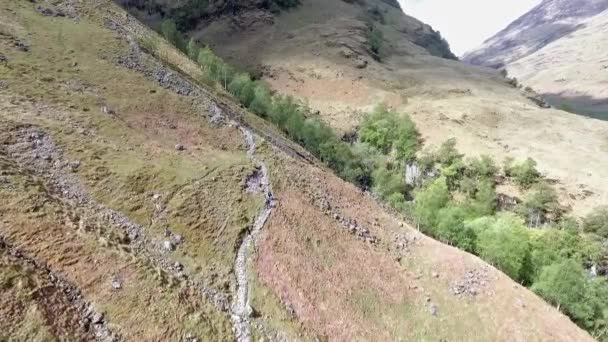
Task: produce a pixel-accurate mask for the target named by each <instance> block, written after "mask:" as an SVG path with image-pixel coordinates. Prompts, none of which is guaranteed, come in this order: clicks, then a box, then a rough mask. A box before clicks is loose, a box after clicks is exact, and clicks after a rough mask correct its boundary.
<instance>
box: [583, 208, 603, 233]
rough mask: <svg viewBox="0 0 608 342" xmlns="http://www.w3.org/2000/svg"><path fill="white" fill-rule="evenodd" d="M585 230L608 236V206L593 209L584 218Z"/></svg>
mask: <svg viewBox="0 0 608 342" xmlns="http://www.w3.org/2000/svg"><path fill="white" fill-rule="evenodd" d="M583 230H584V231H585V232H588V233H594V234H597V235H599V236H601V237H603V238H608V207H600V208H596V209H595V210H593V211H592V212H591V213H590V214H588V215H587V216H586V217H585V219H584V220H583Z"/></svg>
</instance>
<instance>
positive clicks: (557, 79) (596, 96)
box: [506, 11, 608, 120]
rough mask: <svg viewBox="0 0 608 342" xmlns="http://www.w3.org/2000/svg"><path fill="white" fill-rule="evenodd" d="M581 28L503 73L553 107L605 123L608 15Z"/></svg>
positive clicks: (607, 96)
mask: <svg viewBox="0 0 608 342" xmlns="http://www.w3.org/2000/svg"><path fill="white" fill-rule="evenodd" d="M583 25H584V27H582V28H580V29H578V30H576V31H575V32H572V33H570V34H568V35H565V36H563V37H562V38H560V39H559V40H556V41H554V42H552V43H550V44H548V45H547V46H545V47H543V48H542V49H540V50H538V51H537V52H535V53H533V54H531V55H529V56H527V57H525V58H522V59H519V60H517V61H515V62H513V63H510V64H508V65H507V67H506V69H507V71H508V73H509V75H512V76H514V77H517V79H518V80H520V82H521V83H523V84H524V85H526V86H530V87H532V88H534V89H535V90H536V91H538V92H539V93H541V94H542V95H543V96H544V97H545V98H546V99H547V101H549V102H550V103H551V104H553V105H554V106H555V107H558V108H562V109H564V110H568V111H572V112H575V113H580V114H584V115H587V116H591V117H596V118H598V119H602V120H608V81H607V80H608V41H607V40H606V37H608V11H604V12H602V13H601V14H599V15H597V16H595V17H593V18H591V19H589V20H587V21H585V22H584V23H583Z"/></svg>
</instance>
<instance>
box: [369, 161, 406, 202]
mask: <svg viewBox="0 0 608 342" xmlns="http://www.w3.org/2000/svg"><path fill="white" fill-rule="evenodd" d="M372 180H373V184H374V191H376V192H377V193H378V194H380V196H382V197H383V198H388V197H391V196H393V199H395V198H396V197H395V194H399V195H401V196H403V194H404V193H405V180H404V179H403V174H402V173H401V172H400V169H399V167H397V168H387V167H386V165H383V166H381V167H378V168H377V169H376V170H374V171H373V172H372Z"/></svg>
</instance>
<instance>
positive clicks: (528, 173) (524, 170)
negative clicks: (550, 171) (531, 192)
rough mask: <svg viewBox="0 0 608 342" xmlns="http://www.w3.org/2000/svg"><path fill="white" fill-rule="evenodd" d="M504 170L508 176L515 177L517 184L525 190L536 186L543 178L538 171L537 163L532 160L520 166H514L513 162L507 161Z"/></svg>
mask: <svg viewBox="0 0 608 342" xmlns="http://www.w3.org/2000/svg"><path fill="white" fill-rule="evenodd" d="M504 169H505V174H506V175H507V176H509V177H513V179H514V180H515V182H516V183H517V184H519V186H521V187H522V188H525V189H528V188H530V187H531V186H532V185H534V184H536V183H537V182H538V180H539V179H540V176H541V175H540V172H538V170H537V169H536V161H535V160H534V159H532V158H528V159H526V160H525V161H524V162H522V163H519V164H513V160H512V159H510V158H509V159H506V160H505V168H504Z"/></svg>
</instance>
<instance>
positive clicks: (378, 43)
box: [367, 25, 384, 59]
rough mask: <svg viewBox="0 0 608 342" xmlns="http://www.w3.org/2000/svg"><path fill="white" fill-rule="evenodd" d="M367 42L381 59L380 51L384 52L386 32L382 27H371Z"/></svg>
mask: <svg viewBox="0 0 608 342" xmlns="http://www.w3.org/2000/svg"><path fill="white" fill-rule="evenodd" d="M367 44H368V45H369V49H370V50H371V51H372V53H373V54H374V55H375V57H376V58H378V59H379V58H380V53H381V52H382V45H383V44H384V34H383V33H382V30H381V29H380V28H378V27H377V26H375V25H374V26H372V27H371V28H370V31H369V34H368V37H367Z"/></svg>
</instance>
